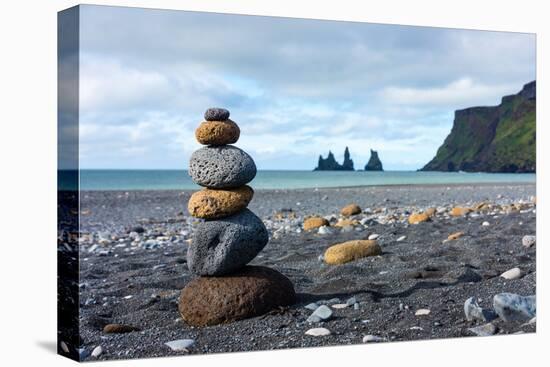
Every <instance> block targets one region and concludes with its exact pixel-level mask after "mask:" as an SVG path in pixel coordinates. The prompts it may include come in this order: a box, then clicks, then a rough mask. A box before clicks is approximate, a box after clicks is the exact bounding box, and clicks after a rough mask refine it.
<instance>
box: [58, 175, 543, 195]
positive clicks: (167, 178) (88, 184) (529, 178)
mask: <svg viewBox="0 0 550 367" xmlns="http://www.w3.org/2000/svg"><path fill="white" fill-rule="evenodd" d="M67 177H70V174H68V172H63V171H60V172H59V174H58V186H59V188H60V189H62V190H67V189H74V187H72V185H71V182H74V180H72V181H71V180H70V179H67ZM535 177H536V176H535V174H525V173H523V174H513V173H458V172H416V171H385V172H365V171H315V172H313V171H269V170H265V171H258V174H257V175H256V178H255V179H254V180H253V181H252V182H251V183H250V185H251V186H252V187H253V188H254V189H295V188H321V187H347V186H371V185H422V184H458V183H468V184H476V183H535ZM80 188H81V190H126V191H128V190H183V189H192V190H196V189H198V188H199V186H198V185H196V184H194V183H193V181H191V178H190V177H189V175H188V174H187V171H186V170H81V171H80Z"/></svg>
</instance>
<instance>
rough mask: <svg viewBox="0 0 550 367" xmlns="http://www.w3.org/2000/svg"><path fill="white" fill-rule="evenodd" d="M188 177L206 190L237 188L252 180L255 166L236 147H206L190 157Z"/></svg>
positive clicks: (254, 174)
mask: <svg viewBox="0 0 550 367" xmlns="http://www.w3.org/2000/svg"><path fill="white" fill-rule="evenodd" d="M189 175H190V176H191V179H192V180H193V181H194V182H195V183H196V184H198V185H201V186H205V187H208V188H213V189H223V188H232V187H239V186H242V185H245V184H246V183H248V182H250V181H252V179H254V177H255V176H256V164H254V161H253V160H252V158H251V157H250V156H249V155H248V154H247V153H246V152H245V151H243V150H241V149H239V148H237V147H234V146H231V145H221V146H208V147H204V148H201V149H199V150H197V151H195V152H194V153H193V154H192V155H191V161H190V163H189Z"/></svg>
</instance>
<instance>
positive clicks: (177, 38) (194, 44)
mask: <svg viewBox="0 0 550 367" xmlns="http://www.w3.org/2000/svg"><path fill="white" fill-rule="evenodd" d="M80 22H81V23H80V100H79V102H80V165H81V167H82V168H159V169H160V168H175V169H181V168H187V166H188V160H189V156H190V154H191V153H192V152H193V151H194V150H196V149H198V148H199V147H200V146H199V144H198V143H197V142H196V141H195V139H194V130H195V128H196V126H197V125H198V124H199V123H200V122H201V121H202V116H203V113H204V110H205V109H206V108H208V107H211V106H220V107H225V108H227V109H229V110H230V111H231V118H232V119H233V120H234V121H235V122H237V123H238V124H239V126H240V127H241V138H240V140H239V141H238V142H237V143H236V145H237V146H239V147H240V148H242V149H244V150H246V151H247V152H249V153H250V154H251V155H252V156H253V158H254V159H255V161H256V164H257V166H258V168H259V169H313V168H314V166H315V165H316V163H317V159H318V156H319V154H323V155H326V153H327V152H328V150H329V149H331V150H332V151H333V152H334V153H335V155H336V158H337V159H338V160H342V159H343V153H344V148H345V147H346V146H349V148H350V152H351V156H352V158H353V160H354V162H355V166H356V168H362V167H363V166H364V165H365V164H366V162H367V160H368V158H369V154H370V150H369V149H371V148H372V149H375V150H378V151H379V155H380V157H381V159H382V161H383V163H384V167H385V169H390V170H392V169H393V170H401V169H404V170H411V169H413V170H414V169H418V168H420V167H422V166H423V165H424V164H425V163H427V162H428V161H429V160H430V159H431V158H432V157H433V156H434V154H435V152H436V150H437V148H438V147H439V146H440V145H441V143H442V142H443V140H444V139H445V137H446V136H447V134H448V133H449V131H450V129H451V126H452V122H453V115H454V110H456V109H461V108H466V107H471V106H477V105H495V104H498V103H499V102H500V98H501V97H502V96H504V95H507V94H512V93H516V92H518V91H519V90H520V89H521V87H522V86H523V84H525V83H527V82H529V81H531V80H534V79H535V36H534V35H532V34H520V33H506V32H487V31H468V30H456V29H443V28H428V27H410V26H395V25H380V24H368V23H352V22H334V21H318V20H307V19H289V18H277V17H255V16H242V15H241V16H239V15H224V14H212V13H197V12H182V11H166V10H150V9H139V8H122V7H120V8H118V7H104V6H88V5H86V6H82V7H81V18H80Z"/></svg>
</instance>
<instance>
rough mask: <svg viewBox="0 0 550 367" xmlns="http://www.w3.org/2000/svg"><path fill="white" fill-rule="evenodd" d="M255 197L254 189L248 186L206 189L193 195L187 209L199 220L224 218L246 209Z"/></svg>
mask: <svg viewBox="0 0 550 367" xmlns="http://www.w3.org/2000/svg"><path fill="white" fill-rule="evenodd" d="M253 195H254V191H253V190H252V188H251V187H250V186H246V185H245V186H241V187H237V188H234V189H218V190H212V189H204V190H201V191H197V192H195V193H194V194H193V195H191V198H190V199H189V202H188V204H187V209H188V210H189V214H191V215H192V216H194V217H197V218H203V219H216V218H223V217H227V216H230V215H233V214H235V213H238V212H240V211H241V210H243V209H244V208H246V207H247V205H248V203H250V200H252V196H253Z"/></svg>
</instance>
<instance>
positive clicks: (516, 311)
mask: <svg viewBox="0 0 550 367" xmlns="http://www.w3.org/2000/svg"><path fill="white" fill-rule="evenodd" d="M493 308H494V309H495V312H496V313H497V314H498V316H499V317H500V318H501V319H502V320H504V321H527V320H530V319H532V318H533V317H535V316H537V303H536V296H534V295H533V296H527V297H523V296H520V295H519V294H514V293H499V294H497V295H495V296H494V297H493Z"/></svg>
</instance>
